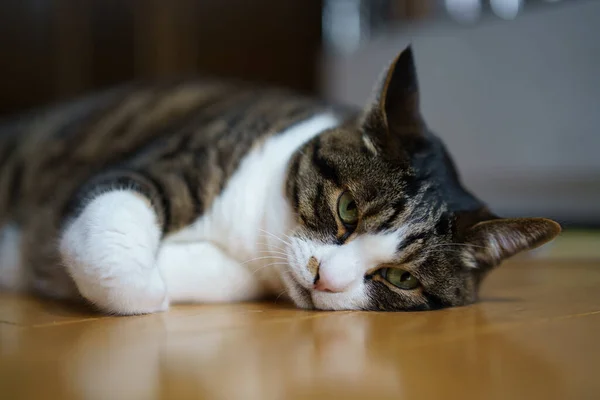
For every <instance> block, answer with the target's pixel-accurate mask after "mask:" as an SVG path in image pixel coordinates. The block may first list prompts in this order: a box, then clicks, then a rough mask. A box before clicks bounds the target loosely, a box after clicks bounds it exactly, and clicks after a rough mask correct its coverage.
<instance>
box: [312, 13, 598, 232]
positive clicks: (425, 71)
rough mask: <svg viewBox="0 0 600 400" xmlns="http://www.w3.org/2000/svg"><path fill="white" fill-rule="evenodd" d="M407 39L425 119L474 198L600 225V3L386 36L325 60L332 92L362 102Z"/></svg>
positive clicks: (502, 208)
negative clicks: (412, 55)
mask: <svg viewBox="0 0 600 400" xmlns="http://www.w3.org/2000/svg"><path fill="white" fill-rule="evenodd" d="M409 41H410V42H412V44H413V48H414V51H415V56H416V60H417V68H418V70H419V78H420V84H421V92H422V105H423V111H424V114H425V117H426V119H427V120H428V122H429V124H430V126H431V127H432V128H433V129H434V130H435V131H436V132H438V134H439V135H440V136H442V137H443V138H444V140H445V141H446V143H447V144H448V146H449V148H450V151H451V152H452V154H453V155H454V158H455V159H456V161H457V164H458V165H459V168H460V169H461V171H462V174H463V176H464V177H465V181H466V182H467V184H468V185H469V186H470V187H472V188H473V189H474V191H475V192H476V193H478V194H479V195H480V196H481V197H482V198H483V199H484V200H486V201H487V202H488V203H490V205H491V206H492V207H493V208H494V209H495V210H497V211H498V212H501V213H505V214H510V215H516V214H535V215H548V216H553V217H555V218H559V219H565V220H569V221H574V222H583V223H596V224H600V2H584V3H577V4H574V5H570V6H562V7H556V8H553V9H549V10H540V11H537V12H531V13H527V12H526V13H524V14H523V15H521V16H519V17H518V18H517V19H516V20H515V21H511V22H505V21H501V20H492V21H487V22H485V23H482V24H480V25H478V26H475V27H469V28H467V27H461V26H458V25H456V24H452V23H442V24H433V25H422V26H419V27H413V28H411V29H404V30H397V31H394V32H389V33H388V34H387V35H385V37H384V38H381V39H378V40H376V41H372V42H370V43H368V44H367V45H366V46H365V47H364V48H362V49H361V50H359V51H358V52H356V53H354V54H352V55H348V56H333V55H326V56H325V58H324V64H323V82H324V84H323V88H324V92H325V94H326V95H327V96H329V97H330V98H332V99H336V100H338V101H343V102H346V103H351V104H357V105H359V104H363V103H364V101H365V100H366V99H367V98H368V96H369V94H370V91H371V86H372V84H373V82H374V81H375V80H376V79H377V77H378V76H379V75H380V73H381V70H382V67H383V66H384V65H386V63H388V62H389V61H390V60H391V59H392V58H393V57H394V56H395V55H396V54H397V52H398V51H400V50H401V49H402V48H403V47H404V46H405V45H406V44H407V43H408V42H409Z"/></svg>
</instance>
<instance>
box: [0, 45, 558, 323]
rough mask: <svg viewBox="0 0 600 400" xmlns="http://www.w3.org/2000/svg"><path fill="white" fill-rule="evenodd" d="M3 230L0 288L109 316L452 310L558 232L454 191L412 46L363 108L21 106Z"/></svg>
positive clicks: (219, 90) (5, 162) (454, 178)
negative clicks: (279, 304) (269, 307)
mask: <svg viewBox="0 0 600 400" xmlns="http://www.w3.org/2000/svg"><path fill="white" fill-rule="evenodd" d="M344 192H350V193H351V194H352V196H353V198H354V200H355V201H356V205H357V208H358V212H359V220H358V222H357V224H356V226H352V227H351V228H349V227H348V226H346V225H345V224H344V223H343V222H342V221H341V220H340V216H339V214H338V209H337V207H338V198H339V196H340V195H341V194H342V193H344ZM486 221H487V222H486ZM482 224H483V225H482ZM0 227H4V228H3V230H2V235H0V250H1V251H2V252H3V254H0V285H2V286H4V287H7V288H12V289H16V288H19V289H31V290H34V291H35V292H37V293H39V294H42V295H46V296H53V297H59V298H68V299H74V298H75V299H77V298H81V297H83V298H85V299H86V300H87V301H90V302H92V303H95V304H96V305H97V306H98V307H99V308H100V309H102V310H103V311H107V312H114V313H120V314H137V313H146V312H154V311H160V310H164V309H166V308H167V307H168V305H169V304H170V303H172V302H184V301H193V302H207V301H238V300H249V299H256V298H260V297H264V296H269V295H278V294H282V293H286V294H287V295H288V296H289V297H291V298H292V300H293V301H294V302H295V303H296V304H297V305H298V306H300V307H308V308H312V307H315V308H320V309H378V310H414V309H433V308H439V307H444V306H454V305H461V304H466V303H469V302H472V301H474V300H475V298H476V293H477V288H478V286H479V282H480V281H481V279H482V277H483V276H484V275H485V274H486V273H487V272H488V271H489V270H490V269H491V268H492V267H493V266H495V265H497V264H499V263H500V262H501V261H502V260H503V259H504V258H506V257H508V256H510V255H512V254H515V253H516V252H518V251H522V250H525V249H528V248H531V247H533V246H537V245H540V244H542V243H544V242H545V241H547V240H550V239H551V238H553V237H554V236H555V235H556V234H557V233H558V231H559V227H558V226H557V224H555V223H554V222H552V221H549V220H543V219H523V220H501V219H499V218H497V217H496V216H494V215H493V214H491V213H490V212H489V211H487V209H486V208H485V206H484V205H483V204H482V203H481V202H480V201H479V200H477V199H476V198H475V197H474V196H472V195H471V194H470V193H469V192H468V191H466V190H465V189H464V188H463V187H462V185H461V183H460V180H459V177H458V175H457V173H456V171H455V169H454V166H453V165H452V161H451V160H450V157H449V155H448V153H447V152H446V150H445V149H444V146H443V144H442V143H441V141H440V140H439V139H438V138H437V137H436V136H435V135H433V134H432V133H431V132H429V131H428V129H427V127H426V125H425V123H424V122H423V120H422V118H421V116H420V113H419V107H418V88H417V82H416V73H415V71H414V65H413V60H412V51H411V50H410V49H407V50H405V51H404V52H403V53H402V54H401V55H400V56H399V58H398V59H397V60H396V61H395V62H394V63H393V64H392V66H391V68H390V69H389V71H388V74H387V75H386V79H385V81H384V83H383V85H382V86H381V88H380V89H379V91H378V99H377V101H376V102H375V103H374V104H373V105H370V106H369V107H368V108H367V109H366V110H364V111H363V112H357V111H355V110H346V109H344V108H337V107H336V108H334V107H331V106H329V105H327V104H325V103H322V102H319V101H316V100H314V99H311V98H306V97H302V96H298V95H296V94H292V93H288V92H286V91H284V90H279V89H264V88H256V87H252V86H249V85H245V84H240V83H234V82H215V81H195V82H173V83H169V84H160V85H130V86H126V87H122V88H117V89H114V90H111V91H108V92H105V93H102V94H99V95H97V96H93V97H90V98H88V99H82V100H80V101H77V102H75V103H72V104H66V105H61V106H57V107H54V108H52V109H48V110H42V111H38V112H35V113H31V114H29V115H26V116H22V117H21V118H18V119H16V120H14V121H11V122H9V123H6V124H5V125H3V126H2V127H1V128H0ZM17 232H18V233H17ZM8 249H13V251H10V250H8ZM9 253H10V254H9ZM383 267H385V268H402V269H403V270H406V271H409V272H410V273H411V274H413V276H415V277H416V278H418V280H419V282H420V284H419V287H418V288H417V289H415V290H410V291H409V290H401V289H398V287H396V286H394V285H392V284H390V282H388V281H387V280H386V279H385V278H384V277H383V275H382V273H381V270H382V268H383ZM323 288H325V289H326V290H325V289H323ZM321 289H323V290H321Z"/></svg>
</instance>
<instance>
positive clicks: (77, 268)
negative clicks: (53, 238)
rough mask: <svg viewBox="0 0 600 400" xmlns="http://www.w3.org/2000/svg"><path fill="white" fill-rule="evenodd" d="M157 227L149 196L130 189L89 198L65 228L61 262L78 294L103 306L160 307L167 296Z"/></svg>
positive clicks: (116, 309) (128, 310) (121, 310)
mask: <svg viewBox="0 0 600 400" xmlns="http://www.w3.org/2000/svg"><path fill="white" fill-rule="evenodd" d="M160 236H161V231H160V229H159V226H158V223H157V218H156V214H155V212H154V210H153V209H152V207H151V206H150V204H149V202H148V201H147V200H146V199H145V198H143V197H142V196H141V195H139V194H137V193H135V192H131V191H113V192H108V193H104V194H102V195H99V196H98V197H96V198H94V199H93V200H92V201H91V202H90V203H88V204H87V205H86V207H85V208H84V210H83V211H82V212H81V214H79V215H78V216H77V217H76V218H75V219H74V220H73V221H71V222H70V223H69V224H68V225H67V227H66V229H65V230H64V232H63V234H62V237H61V240H60V252H61V256H62V259H63V262H64V264H65V266H66V268H67V270H68V272H69V274H70V275H71V277H72V278H73V280H74V281H75V284H76V285H77V288H78V289H79V291H80V293H81V295H82V296H83V297H85V298H86V299H87V300H89V301H90V302H92V303H93V304H95V305H96V306H97V307H98V308H100V309H101V310H102V311H105V312H110V313H116V314H123V315H130V314H145V313H152V312H157V311H163V310H165V309H167V308H168V305H169V301H168V298H167V290H166V286H165V282H164V280H163V279H162V277H161V275H160V271H159V269H158V268H157V265H156V255H157V252H158V247H159V244H160Z"/></svg>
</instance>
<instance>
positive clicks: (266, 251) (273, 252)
mask: <svg viewBox="0 0 600 400" xmlns="http://www.w3.org/2000/svg"><path fill="white" fill-rule="evenodd" d="M257 253H265V254H280V255H282V256H286V257H287V255H288V253H286V252H283V251H277V250H259V251H257Z"/></svg>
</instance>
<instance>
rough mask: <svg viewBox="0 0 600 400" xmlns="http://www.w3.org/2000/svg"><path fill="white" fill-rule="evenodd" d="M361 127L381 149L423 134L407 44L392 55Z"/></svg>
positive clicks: (411, 57) (413, 66) (416, 85)
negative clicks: (396, 55) (391, 60)
mask: <svg viewBox="0 0 600 400" xmlns="http://www.w3.org/2000/svg"><path fill="white" fill-rule="evenodd" d="M362 127H363V130H364V131H365V134H367V135H368V136H369V138H370V139H371V140H372V141H374V142H375V143H374V144H375V145H376V146H377V147H380V148H382V149H385V148H390V147H393V146H394V145H398V142H399V141H401V139H406V138H411V137H412V138H418V137H419V136H420V135H422V134H423V128H424V123H423V119H422V117H421V110H420V101H419V85H418V81H417V72H416V68H415V62H414V56H413V51H412V48H411V47H410V46H408V47H407V48H406V49H405V50H404V51H402V53H400V54H399V55H398V57H396V59H395V60H394V61H393V62H392V64H391V65H390V67H389V68H388V70H387V72H386V74H385V76H384V79H383V80H382V82H381V84H380V85H379V86H378V87H377V88H376V90H375V100H374V101H373V103H372V104H371V105H370V106H369V107H368V108H367V109H366V110H365V113H364V117H363V120H362Z"/></svg>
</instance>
